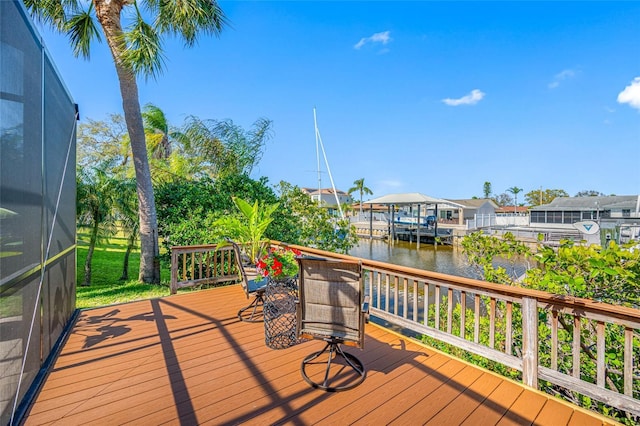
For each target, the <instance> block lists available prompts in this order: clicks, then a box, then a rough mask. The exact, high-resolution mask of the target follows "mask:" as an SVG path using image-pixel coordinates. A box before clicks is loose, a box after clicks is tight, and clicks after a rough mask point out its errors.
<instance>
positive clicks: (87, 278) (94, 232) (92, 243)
mask: <svg viewBox="0 0 640 426" xmlns="http://www.w3.org/2000/svg"><path fill="white" fill-rule="evenodd" d="M99 227H100V224H99V223H98V222H95V221H94V223H93V227H92V228H91V237H90V238H89V250H88V251H87V258H86V259H85V261H84V281H82V284H81V285H83V286H90V285H91V260H92V259H93V250H94V249H95V247H96V241H97V240H98V228H99Z"/></svg>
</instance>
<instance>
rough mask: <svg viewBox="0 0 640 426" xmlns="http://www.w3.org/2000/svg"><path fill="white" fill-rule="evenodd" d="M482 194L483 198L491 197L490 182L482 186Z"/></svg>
mask: <svg viewBox="0 0 640 426" xmlns="http://www.w3.org/2000/svg"><path fill="white" fill-rule="evenodd" d="M482 193H483V194H484V198H489V197H491V182H485V183H484V185H483V186H482Z"/></svg>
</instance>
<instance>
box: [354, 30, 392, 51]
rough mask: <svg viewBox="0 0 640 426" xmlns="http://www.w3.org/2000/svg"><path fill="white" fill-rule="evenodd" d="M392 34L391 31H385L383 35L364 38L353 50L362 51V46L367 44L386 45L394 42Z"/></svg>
mask: <svg viewBox="0 0 640 426" xmlns="http://www.w3.org/2000/svg"><path fill="white" fill-rule="evenodd" d="M390 34H391V31H383V32H381V33H375V34H374V35H372V36H370V37H363V38H361V39H360V41H359V42H357V43H356V44H355V45H354V46H353V48H354V49H360V48H361V47H362V46H364V45H365V44H367V43H382V44H383V45H386V44H387V43H389V42H390V41H391V40H392V38H391V36H390Z"/></svg>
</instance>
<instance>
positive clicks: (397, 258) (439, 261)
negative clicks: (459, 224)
mask: <svg viewBox="0 0 640 426" xmlns="http://www.w3.org/2000/svg"><path fill="white" fill-rule="evenodd" d="M349 254H350V255H352V256H356V257H362V258H364V259H369V260H377V261H380V262H387V263H392V264H394V265H402V266H409V267H412V268H418V269H424V270H427V271H433V272H440V273H443V274H450V275H457V276H460V277H468V278H477V277H476V276H475V275H474V272H473V269H472V268H471V267H470V266H469V264H468V263H467V261H466V257H465V255H464V254H463V253H462V249H461V248H457V247H452V246H443V245H439V246H433V245H432V244H420V249H417V248H416V244H415V243H408V242H404V241H401V242H398V243H396V244H388V243H387V242H386V241H381V240H371V241H370V240H367V239H361V240H360V242H359V244H358V245H357V246H356V247H354V248H352V249H351V250H350V252H349Z"/></svg>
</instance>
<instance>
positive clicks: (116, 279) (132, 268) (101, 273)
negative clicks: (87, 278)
mask: <svg viewBox="0 0 640 426" xmlns="http://www.w3.org/2000/svg"><path fill="white" fill-rule="evenodd" d="M88 239H89V238H88V234H83V233H80V232H79V233H78V249H77V253H78V257H77V259H78V265H77V283H78V286H77V290H76V291H77V296H76V307H77V308H80V309H82V308H92V307H97V306H105V305H111V304H114V303H123V302H130V301H133V300H139V299H149V298H153V297H160V296H168V295H169V293H170V291H169V281H170V275H171V271H170V270H169V266H168V265H163V267H162V269H161V281H162V283H161V284H160V285H154V284H143V283H140V282H139V281H138V273H139V267H140V252H139V251H135V252H133V253H131V256H130V257H129V278H130V279H129V281H120V276H121V275H122V264H123V262H124V254H125V250H126V246H127V243H126V240H125V239H124V238H122V237H111V238H109V240H108V242H103V243H101V244H99V245H97V246H96V248H95V250H94V252H93V261H92V263H91V266H92V268H91V271H92V272H91V285H90V286H88V287H86V286H81V285H80V284H81V283H82V282H83V281H84V262H85V259H86V258H87V252H88V243H87V241H88Z"/></svg>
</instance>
